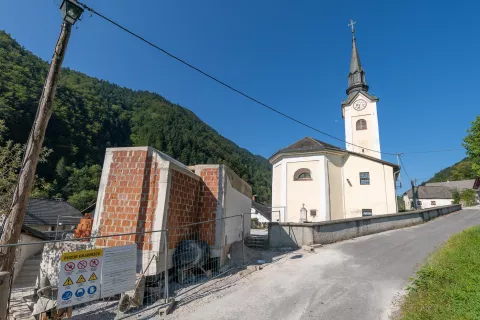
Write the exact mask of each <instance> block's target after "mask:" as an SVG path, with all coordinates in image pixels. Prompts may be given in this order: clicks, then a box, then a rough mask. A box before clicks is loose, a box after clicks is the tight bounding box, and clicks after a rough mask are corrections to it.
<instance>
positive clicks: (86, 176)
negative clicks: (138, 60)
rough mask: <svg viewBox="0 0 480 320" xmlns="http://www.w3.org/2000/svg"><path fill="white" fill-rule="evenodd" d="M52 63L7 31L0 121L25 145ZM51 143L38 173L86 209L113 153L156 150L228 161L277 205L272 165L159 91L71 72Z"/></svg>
mask: <svg viewBox="0 0 480 320" xmlns="http://www.w3.org/2000/svg"><path fill="white" fill-rule="evenodd" d="M47 68H48V64H47V63H46V62H45V61H43V60H41V59H39V58H38V57H36V56H35V55H33V54H32V53H30V52H28V51H26V50H25V49H24V48H22V47H21V46H20V45H19V44H18V43H17V42H16V41H15V40H13V39H12V38H11V37H10V36H9V35H8V34H6V33H5V32H3V31H0V75H1V76H0V120H4V121H5V125H6V127H7V130H6V132H5V133H4V134H3V140H4V141H8V140H13V141H14V142H16V143H21V144H24V143H25V142H26V140H27V137H28V134H29V131H30V128H31V125H32V122H33V119H34V115H35V112H36V109H37V105H38V99H39V96H40V94H41V90H42V86H43V81H44V78H45V75H46V72H47ZM45 145H46V146H47V147H48V148H49V149H52V150H53V152H51V153H50V154H49V155H48V158H47V162H46V163H42V164H40V165H39V167H38V174H39V176H40V177H42V178H44V179H45V181H46V182H47V183H49V186H48V188H47V191H48V194H49V196H52V197H53V196H56V197H63V198H66V199H69V201H71V202H72V203H73V204H74V205H75V206H77V207H78V208H82V207H83V206H85V205H86V204H88V203H89V202H91V201H92V200H94V199H95V195H96V190H97V185H98V183H99V179H100V173H101V167H100V165H101V164H102V162H103V157H104V153H105V148H108V147H115V146H118V147H120V146H145V145H150V146H153V147H155V148H157V149H158V150H161V151H163V152H165V153H167V154H169V155H170V156H172V157H174V158H176V159H178V160H180V161H181V162H183V163H185V164H187V165H190V164H201V163H223V164H227V165H228V166H230V167H231V168H232V169H233V170H234V171H235V172H236V173H237V174H238V175H239V176H240V177H242V178H243V179H244V180H246V181H248V182H249V183H250V184H251V185H252V187H253V192H254V193H255V194H257V195H258V198H259V200H260V201H263V202H270V183H271V167H270V164H269V163H268V161H267V160H266V159H265V158H263V157H260V156H256V155H253V154H251V153H250V152H248V151H247V150H245V149H242V148H240V147H239V146H237V145H236V144H235V143H233V142H232V141H230V140H228V139H226V138H224V137H222V136H221V135H219V134H218V133H217V132H216V131H215V130H213V129H212V128H211V127H209V126H208V125H207V124H205V123H204V122H203V121H201V120H200V119H199V118H198V117H197V116H196V115H195V114H194V113H193V112H191V111H189V110H188V109H185V108H183V107H181V106H179V105H175V104H172V103H171V102H169V101H168V100H166V99H165V98H163V97H161V96H159V95H158V94H155V93H150V92H146V91H133V90H130V89H127V88H122V87H119V86H117V85H115V84H112V83H109V82H107V81H102V80H99V79H96V78H92V77H89V76H87V75H85V74H82V73H80V72H76V71H72V70H69V69H64V70H63V71H62V74H61V77H60V83H59V86H58V89H57V94H56V99H55V106H54V112H53V115H52V118H51V120H50V123H49V126H48V129H47V135H46V139H45Z"/></svg>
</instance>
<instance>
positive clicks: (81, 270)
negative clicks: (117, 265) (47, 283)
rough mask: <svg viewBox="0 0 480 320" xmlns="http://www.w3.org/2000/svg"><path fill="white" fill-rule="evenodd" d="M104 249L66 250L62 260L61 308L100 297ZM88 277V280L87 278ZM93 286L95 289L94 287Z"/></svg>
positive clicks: (59, 295) (59, 289)
mask: <svg viewBox="0 0 480 320" xmlns="http://www.w3.org/2000/svg"><path fill="white" fill-rule="evenodd" d="M102 259H103V249H92V250H82V251H75V252H66V253H64V254H63V255H62V259H61V262H60V274H59V279H58V283H59V284H61V283H62V284H63V285H61V286H60V285H59V288H58V298H57V305H58V306H59V307H60V308H65V307H70V306H74V305H76V304H80V303H84V302H88V301H92V300H97V299H99V298H100V290H98V288H100V280H101V277H98V276H97V275H101V274H102V270H101V269H102ZM87 279H88V280H87ZM92 287H93V288H94V289H92Z"/></svg>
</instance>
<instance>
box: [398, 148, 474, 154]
mask: <svg viewBox="0 0 480 320" xmlns="http://www.w3.org/2000/svg"><path fill="white" fill-rule="evenodd" d="M460 150H465V149H463V148H457V149H446V150H430V151H409V152H402V154H403V153H408V154H414V153H435V152H451V151H460Z"/></svg>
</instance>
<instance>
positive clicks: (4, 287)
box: [0, 272, 10, 320]
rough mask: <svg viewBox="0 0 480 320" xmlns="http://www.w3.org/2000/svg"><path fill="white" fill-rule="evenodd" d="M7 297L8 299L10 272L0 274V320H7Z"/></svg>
mask: <svg viewBox="0 0 480 320" xmlns="http://www.w3.org/2000/svg"><path fill="white" fill-rule="evenodd" d="M8 297H10V272H0V320H6V319H7V316H8V315H7V311H8V310H7V307H8Z"/></svg>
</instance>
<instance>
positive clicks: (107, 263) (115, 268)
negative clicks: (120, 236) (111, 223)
mask: <svg viewBox="0 0 480 320" xmlns="http://www.w3.org/2000/svg"><path fill="white" fill-rule="evenodd" d="M136 267H137V245H135V244H133V245H126V246H120V247H111V248H105V249H103V265H102V286H101V287H100V289H101V292H102V294H101V296H102V298H106V297H110V296H113V295H115V294H118V293H122V292H125V291H128V290H133V289H135V280H136Z"/></svg>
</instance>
